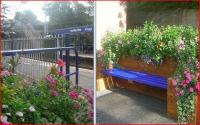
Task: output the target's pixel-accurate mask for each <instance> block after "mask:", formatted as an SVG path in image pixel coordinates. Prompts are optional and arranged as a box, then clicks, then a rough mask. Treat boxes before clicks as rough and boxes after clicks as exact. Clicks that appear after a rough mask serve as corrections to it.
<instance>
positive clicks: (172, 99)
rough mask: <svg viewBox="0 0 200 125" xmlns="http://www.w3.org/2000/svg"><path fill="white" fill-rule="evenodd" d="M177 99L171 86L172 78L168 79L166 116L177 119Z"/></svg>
mask: <svg viewBox="0 0 200 125" xmlns="http://www.w3.org/2000/svg"><path fill="white" fill-rule="evenodd" d="M176 102H177V99H176V96H175V90H174V86H173V84H172V78H169V79H168V87H167V115H168V116H169V117H172V118H176V119H177V103H176Z"/></svg>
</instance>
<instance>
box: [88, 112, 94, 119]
mask: <svg viewBox="0 0 200 125" xmlns="http://www.w3.org/2000/svg"><path fill="white" fill-rule="evenodd" d="M93 114H94V113H93V111H92V110H90V111H89V112H88V119H90V120H92V119H93Z"/></svg>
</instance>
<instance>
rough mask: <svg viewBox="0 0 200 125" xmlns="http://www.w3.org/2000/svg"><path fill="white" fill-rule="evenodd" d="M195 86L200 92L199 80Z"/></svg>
mask: <svg viewBox="0 0 200 125" xmlns="http://www.w3.org/2000/svg"><path fill="white" fill-rule="evenodd" d="M195 88H196V89H197V91H198V92H200V83H199V82H198V83H197V84H196V86H195Z"/></svg>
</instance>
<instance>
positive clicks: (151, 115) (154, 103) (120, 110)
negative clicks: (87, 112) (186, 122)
mask: <svg viewBox="0 0 200 125" xmlns="http://www.w3.org/2000/svg"><path fill="white" fill-rule="evenodd" d="M111 91H112V93H110V94H106V95H104V96H101V97H99V98H97V102H96V104H97V106H96V107H97V108H96V111H97V118H96V122H97V123H101V124H102V123H113V124H117V123H125V124H129V123H151V124H156V123H157V124H173V123H174V124H175V123H176V120H174V119H171V118H169V117H167V114H166V110H167V104H166V101H162V100H159V99H156V98H154V97H151V96H146V95H143V94H140V93H137V92H134V91H129V90H127V89H119V88H117V89H112V90H111Z"/></svg>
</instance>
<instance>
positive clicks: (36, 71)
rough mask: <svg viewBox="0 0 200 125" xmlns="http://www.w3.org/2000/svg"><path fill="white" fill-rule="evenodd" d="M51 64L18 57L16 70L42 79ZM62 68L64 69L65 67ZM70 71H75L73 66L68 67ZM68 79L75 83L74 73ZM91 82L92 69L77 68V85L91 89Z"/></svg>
mask: <svg viewBox="0 0 200 125" xmlns="http://www.w3.org/2000/svg"><path fill="white" fill-rule="evenodd" d="M53 65H55V63H47V62H43V61H38V60H33V59H27V58H20V62H19V64H18V66H17V71H18V72H20V73H21V74H23V75H26V76H29V77H31V78H35V79H37V80H40V79H44V77H45V75H47V74H48V73H49V69H50V67H51V66H53ZM63 69H64V71H65V67H64V68H63ZM72 72H75V67H70V73H72ZM70 80H71V81H72V83H73V84H74V85H75V75H72V76H71V77H70ZM93 84H94V80H93V70H89V69H84V68H79V86H81V87H83V88H87V89H93Z"/></svg>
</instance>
